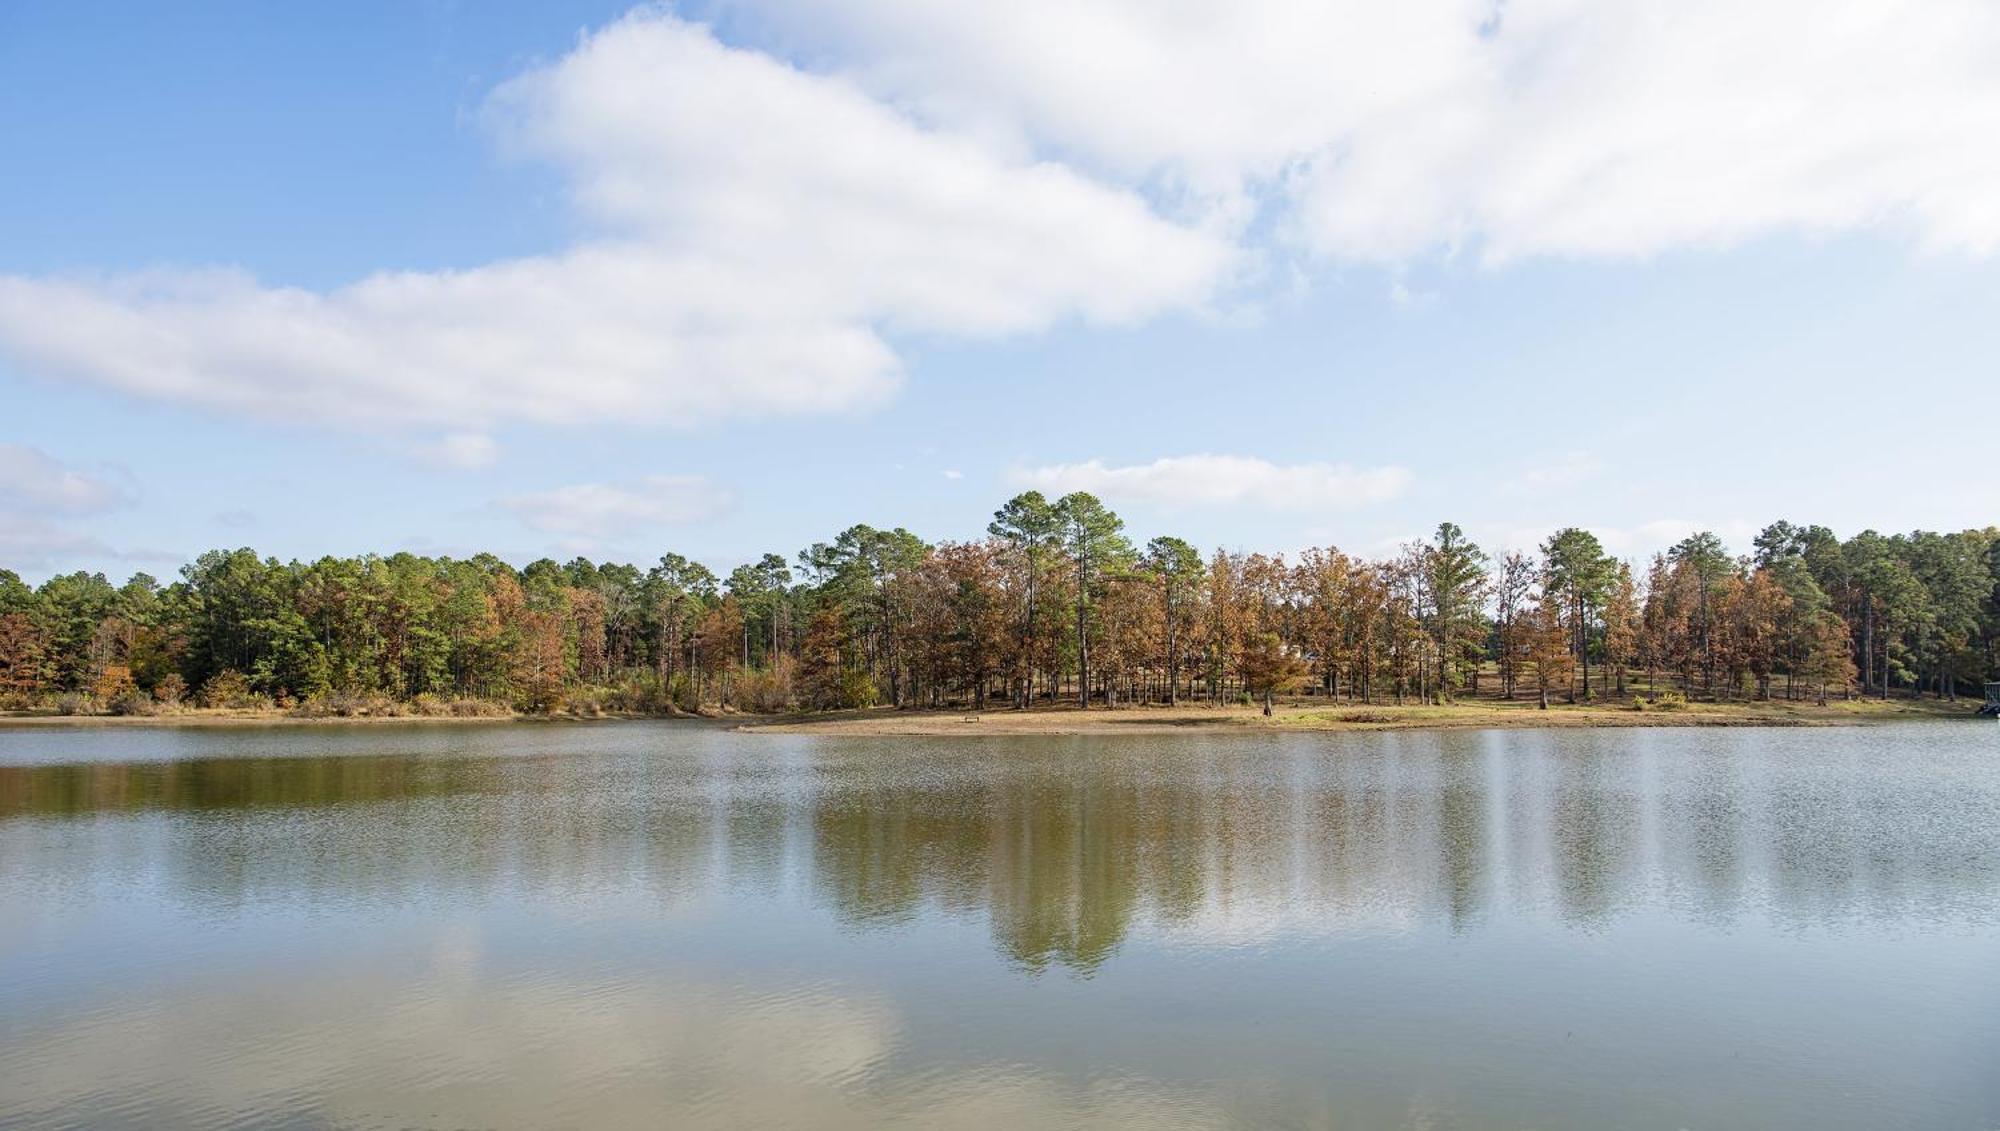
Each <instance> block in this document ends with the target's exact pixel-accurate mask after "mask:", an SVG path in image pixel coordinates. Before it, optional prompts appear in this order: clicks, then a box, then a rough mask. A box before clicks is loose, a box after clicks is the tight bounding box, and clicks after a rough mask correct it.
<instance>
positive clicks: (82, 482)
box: [0, 444, 131, 515]
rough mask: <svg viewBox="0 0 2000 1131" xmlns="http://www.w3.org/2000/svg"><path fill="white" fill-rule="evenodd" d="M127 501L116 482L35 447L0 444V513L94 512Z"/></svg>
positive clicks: (53, 513) (50, 513) (56, 513)
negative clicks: (79, 468) (76, 467)
mask: <svg viewBox="0 0 2000 1131" xmlns="http://www.w3.org/2000/svg"><path fill="white" fill-rule="evenodd" d="M130 501H131V500H130V498H129V497H128V496H127V495H126V493H125V492H124V491H123V490H121V489H120V488H119V487H118V486H117V485H115V484H113V483H111V482H110V481H108V480H106V479H103V478H100V477H98V476H95V475H90V474H86V473H85V472H81V471H78V470H76V469H75V468H72V467H68V466H66V465H64V464H63V463H62V462H61V461H60V460H58V459H56V458H55V457H54V456H51V455H49V454H48V453H47V452H44V451H42V450H40V449H39V448H31V447H29V446H27V445H26V444H0V512H13V513H14V514H17V515H18V514H41V515H83V514H96V513H98V512H100V511H107V510H110V509H112V508H113V507H118V506H122V505H124V504H126V503H128V502H130Z"/></svg>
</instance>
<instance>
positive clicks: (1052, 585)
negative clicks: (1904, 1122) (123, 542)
mask: <svg viewBox="0 0 2000 1131" xmlns="http://www.w3.org/2000/svg"><path fill="white" fill-rule="evenodd" d="M1995 678H2000V529H1995V528H1991V527H1989V528H1987V529H1984V530H1970V531H1963V532H1959V533H1945V534H1941V533H1931V532H1924V531H1918V532H1915V533H1911V534H1896V535H1882V534H1878V533H1876V532H1874V531H1864V532H1862V533H1859V534H1856V535H1853V536H1852V537H1849V538H1847V539H1845V540H1843V539H1841V538H1839V537H1838V536H1837V535H1836V534H1835V533H1834V532H1833V531H1831V530H1829V529H1827V528H1826V527H1823V526H1798V525H1793V524H1792V523H1789V522H1778V523H1775V524H1773V525H1771V526H1769V527H1767V528H1766V529H1765V530H1764V531H1763V532H1762V533H1761V534H1759V535H1758V536H1757V537H1756V539H1755V541H1754V544H1753V545H1752V546H1751V547H1749V550H1748V552H1747V553H1741V554H1738V553H1734V552H1732V549H1731V548H1730V547H1728V546H1726V545H1724V544H1723V542H1722V540H1721V539H1719V538H1718V537H1716V536H1715V535H1714V534H1709V533H1699V534H1695V535H1692V536H1690V537H1688V538H1686V539H1685V540H1683V541H1681V542H1680V543H1678V544H1677V545H1675V546H1673V547H1672V548H1671V549H1669V550H1667V551H1665V552H1663V553H1661V554H1658V555H1656V556H1654V557H1653V558H1652V559H1651V560H1649V561H1645V562H1636V563H1635V562H1628V561H1621V560H1618V559H1617V558H1615V557H1614V556H1612V555H1611V554H1609V553H1607V552H1606V550H1605V548H1604V546H1603V545H1602V544H1601V543H1600V541H1599V539H1598V538H1597V537H1596V536H1595V535H1593V534H1591V533H1590V532H1589V531H1587V530H1583V529H1578V528H1568V529H1563V530H1558V531H1555V532H1554V533H1552V534H1551V535H1550V536H1549V537H1548V538H1547V539H1546V540H1545V541H1543V542H1542V543H1541V545H1539V546H1538V547H1536V548H1535V549H1534V550H1533V551H1532V552H1528V551H1515V552H1507V553H1500V554H1497V555H1496V554H1489V553H1488V552H1487V551H1486V550H1483V549H1482V548H1481V547H1479V546H1478V545H1475V544H1474V543H1473V542H1471V541H1470V540H1468V539H1467V537H1466V535H1465V534H1464V532H1463V531H1462V530H1460V528H1459V527H1457V526H1455V525H1453V524H1451V523H1444V524H1442V525H1440V526H1439V527H1438V528H1437V530H1436V532H1435V533H1434V534H1433V535H1432V536H1431V537H1430V538H1429V539H1428V540H1425V541H1419V542H1412V543H1409V544H1407V545H1404V546H1402V547H1401V548H1400V550H1399V551H1398V552H1396V553H1395V554H1393V555H1392V556H1389V557H1387V558H1384V559H1379V560H1374V559H1369V558H1366V557H1357V556H1353V555H1350V554H1347V553H1343V552H1342V551H1340V550H1337V549H1334V548H1331V547H1328V548H1323V549H1309V550H1306V551H1304V552H1302V553H1299V554H1297V555H1295V556H1292V557H1289V558H1288V557H1287V556H1285V555H1282V554H1261V553H1237V552H1229V551H1224V550H1216V551H1213V552H1211V553H1208V554H1206V555H1204V554H1203V553H1202V552H1201V551H1200V550H1198V549H1197V548H1196V547H1195V546H1194V545H1192V544H1190V543H1189V542H1187V541H1184V540H1182V539H1180V538H1176V537H1171V536H1161V537H1156V538H1153V539H1151V540H1150V541H1146V542H1145V543H1143V544H1140V543H1139V542H1138V541H1136V540H1135V539H1134V538H1132V537H1130V536H1128V535H1127V533H1126V531H1125V528H1124V523H1123V521H1122V520H1121V519H1120V518H1119V517H1118V515H1117V514H1115V513H1114V512H1113V511H1111V510H1110V509H1109V508H1107V507H1106V506H1105V505H1104V504H1103V503H1102V502H1101V501H1099V500H1098V499H1096V498H1094V497H1092V496H1090V495H1088V494H1081V493H1079V494H1071V495H1067V496H1064V497H1062V498H1060V499H1055V500H1050V499H1047V498H1045V497H1043V496H1042V495H1041V494H1039V493H1036V492H1028V493H1025V494H1022V495H1019V496H1017V497H1016V498H1014V499H1012V500H1010V501H1008V502H1007V503H1006V504H1005V505H1004V506H1002V507H1001V508H1000V509H999V510H998V511H997V512H995V514H994V516H993V520H992V522H991V523H990V525H989V526H988V527H987V536H986V537H985V538H983V539H980V540H977V541H964V542H951V541H946V542H938V543H928V542H925V541H924V540H923V539H921V538H919V537H918V536H917V535H915V534H912V533H910V532H909V531H907V530H904V529H901V528H896V529H891V530H879V529H876V528H874V527H870V526H865V525H857V526H853V527H850V528H849V529H847V530H844V531H842V532H841V533H840V534H839V535H838V536H836V537H835V538H833V540H831V541H829V542H815V543H813V544H812V545H811V546H808V547H807V548H806V549H804V550H802V551H800V552H799V553H798V554H797V555H795V556H794V557H792V558H789V559H788V558H786V557H784V556H782V555H779V554H766V555H764V556H763V557H762V558H761V559H759V560H758V561H756V562H753V563H750V564H746V565H741V566H738V567H737V568H735V569H734V570H732V571H731V572H730V573H729V574H728V575H727V576H726V577H725V576H718V575H717V574H716V573H714V572H713V571H711V570H710V569H708V568H707V567H705V566H703V565H701V564H699V563H697V562H694V561H690V560H688V559H687V558H684V557H681V556H680V555H677V554H671V553H670V554H666V555H664V556H662V557H661V558H660V559H659V561H658V562H657V563H655V564H653V565H652V566H650V567H646V568H641V567H638V566H633V565H624V564H614V563H608V562H607V563H601V564H600V563H593V562H590V561H588V560H585V559H583V558H578V559H576V560H574V561H571V562H568V563H557V562H555V561H552V560H546V559H545V560H541V561H536V562H533V563H530V564H529V565H527V566H526V567H524V568H519V569H517V568H515V567H513V566H511V565H509V564H508V563H507V562H504V561H502V560H500V559H498V558H496V557H493V556H491V555H485V554H482V555H479V556H476V557H472V558H467V559H463V560H460V559H454V558H449V557H423V556H418V555H413V554H407V553H399V554H394V555H390V556H387V557H380V556H374V555H369V556H364V557H355V558H335V557H326V558H321V559H319V560H317V561H313V562H297V561H293V562H281V561H278V560H276V559H275V558H260V557H258V556H257V554H256V553H254V552H253V551H251V550H249V549H238V550H217V551H212V552H210V553H206V554H203V555H202V556H201V557H200V558H199V559H197V560H196V561H194V562H193V563H191V564H189V565H187V566H185V567H183V568H182V570H181V571H180V577H179V579H178V580H175V581H173V582H171V583H169V584H161V583H160V582H159V581H158V580H157V579H155V578H153V577H150V576H147V575H145V574H143V573H142V574H138V575H135V576H133V577H132V578H131V579H130V580H128V581H126V582H125V583H124V584H123V585H114V584H113V583H112V582H111V581H110V580H108V579H107V578H106V577H105V576H104V575H103V574H101V573H84V572H78V573H72V574H67V575H61V576H56V577H52V578H50V579H49V580H47V581H45V582H43V583H42V584H40V585H39V586H30V585H28V584H26V583H24V582H23V581H22V580H21V578H20V576H19V575H18V574H16V573H14V572H12V571H8V570H5V569H0V710H8V711H12V712H43V713H61V714H92V713H112V714H128V715H133V714H137V715H144V714H155V713H161V712H171V711H179V710H186V709H188V708H191V707H202V708H232V709H238V710H250V709H260V708H261V709H273V710H288V711H292V712H295V713H300V714H308V715H357V714H398V713H421V714H445V715H452V714H462V715H480V714H505V713H513V712H524V713H574V714H585V715H590V714H604V713H633V714H674V713H682V712H690V713H692V712H715V711H723V710H730V711H742V712H758V713H775V712H789V711H818V710H828V709H838V708H858V707H869V706H878V705H880V706H894V707H947V706H950V707H970V708H975V709H990V708H1002V707H1008V708H1026V707H1031V706H1035V705H1039V704H1047V703H1059V704H1069V705H1074V706H1079V707H1085V708H1099V707H1102V708H1119V707H1131V706H1137V705H1143V704H1185V703H1208V704H1215V703H1239V704H1240V703H1245V702H1253V703H1254V702H1261V703H1263V704H1264V707H1265V709H1266V711H1268V710H1269V708H1270V703H1271V701H1272V700H1273V698H1274V697H1276V696H1280V695H1299V696H1315V697H1325V698H1327V699H1331V700H1336V701H1341V702H1361V703H1389V702H1393V703H1407V702H1411V701H1415V702H1422V703H1436V702H1446V701H1452V700H1463V699H1469V698H1489V699H1532V700H1534V701H1536V702H1538V703H1539V704H1541V705H1543V706H1546V705H1548V704H1549V703H1550V702H1552V701H1554V702H1591V701H1603V700H1614V701H1615V700H1624V699H1634V700H1635V701H1636V700H1637V699H1639V698H1640V697H1644V698H1645V699H1647V700H1650V701H1654V702H1658V701H1661V700H1662V699H1665V700H1666V701H1669V702H1685V701H1689V700H1696V699H1700V700H1715V701H1731V700H1753V699H1755V700H1763V699H1771V698H1784V699H1805V698H1810V699H1813V700H1816V701H1820V702H1824V701H1825V700H1826V699H1827V698H1828V697H1833V696H1838V697H1850V696H1856V695H1864V696H1877V697H1890V696H1906V697H1910V696H1924V695H1928V696H1936V697H1940V698H1954V697H1957V696H1960V695H1967V694H1977V692H1978V689H1979V687H1980V685H1981V683H1982V682H1983V681H1985V680H1990V679H1995Z"/></svg>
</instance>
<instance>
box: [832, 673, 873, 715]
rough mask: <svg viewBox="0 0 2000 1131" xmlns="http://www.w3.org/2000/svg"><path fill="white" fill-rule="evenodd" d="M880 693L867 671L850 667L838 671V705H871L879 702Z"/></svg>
mask: <svg viewBox="0 0 2000 1131" xmlns="http://www.w3.org/2000/svg"><path fill="white" fill-rule="evenodd" d="M881 694H882V693H881V689H880V688H877V687H876V686H875V680H874V678H873V677H871V676H870V675H869V674H868V673H867V672H864V671H856V670H854V669H852V668H850V669H848V670H847V671H844V672H841V673H840V706H842V707H873V706H874V705H875V704H877V703H879V702H881Z"/></svg>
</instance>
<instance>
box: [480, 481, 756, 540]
mask: <svg viewBox="0 0 2000 1131" xmlns="http://www.w3.org/2000/svg"><path fill="white" fill-rule="evenodd" d="M735 504H736V496H735V494H734V493H733V492H731V491H729V490H728V489H726V488H722V487H718V486H716V485H715V484H713V483H710V482H709V481H708V480H707V479H704V478H702V477H701V476H698V475H654V476H649V477H648V478H646V479H645V480H643V481H641V482H639V483H637V484H633V485H629V486H618V485H612V484H605V483H579V484H576V485H574V486H569V487H557V488H555V489H554V490H550V491H538V492H535V493H533V494H527V495H517V496H514V497H513V498H510V499H504V500H502V501H501V505H502V506H504V507H506V508H507V509H508V510H510V511H512V512H514V514H515V516H516V517H518V518H519V519H520V520H521V521H522V522H524V523H526V524H527V525H528V526H530V527H532V528H534V529H536V530H539V531H542V532H543V533H547V534H563V535H569V536H572V537H573V538H578V539H586V540H588V539H597V538H605V537H610V536H613V535H616V534H620V533H624V532H627V531H631V530H643V529H649V528H653V527H660V526H672V525H677V524H681V523H690V522H700V521H702V520H704V519H710V518H714V517H716V516H718V515H721V514H724V513H726V512H727V511H729V510H730V509H731V508H732V507H734V506H735ZM572 544H573V545H579V546H581V545H584V544H586V543H584V542H576V543H572Z"/></svg>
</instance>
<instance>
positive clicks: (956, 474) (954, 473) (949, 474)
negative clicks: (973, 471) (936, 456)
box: [944, 468, 965, 480]
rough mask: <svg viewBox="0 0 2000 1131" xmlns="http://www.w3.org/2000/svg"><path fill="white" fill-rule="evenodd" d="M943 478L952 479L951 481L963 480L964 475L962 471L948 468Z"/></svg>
mask: <svg viewBox="0 0 2000 1131" xmlns="http://www.w3.org/2000/svg"><path fill="white" fill-rule="evenodd" d="M944 477H945V478H946V479H953V480H957V479H963V478H965V473H964V472H963V471H960V470H958V469H957V468H948V469H946V471H945V473H944Z"/></svg>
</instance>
